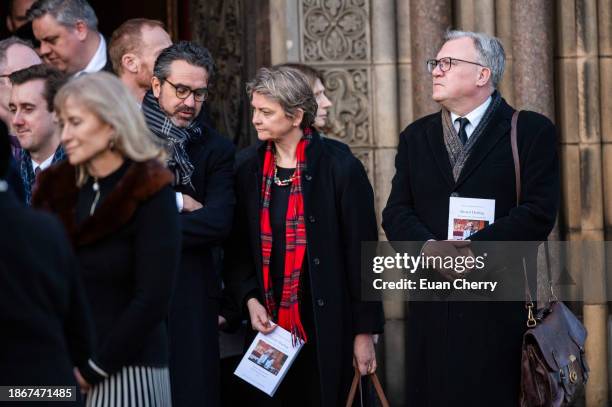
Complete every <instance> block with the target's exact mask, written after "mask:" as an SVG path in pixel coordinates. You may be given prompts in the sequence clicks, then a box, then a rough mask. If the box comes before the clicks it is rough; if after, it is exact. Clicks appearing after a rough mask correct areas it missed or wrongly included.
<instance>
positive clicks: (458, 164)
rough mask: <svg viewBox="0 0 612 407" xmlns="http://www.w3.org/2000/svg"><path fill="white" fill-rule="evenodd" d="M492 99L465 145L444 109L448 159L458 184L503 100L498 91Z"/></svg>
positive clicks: (443, 121)
mask: <svg viewBox="0 0 612 407" xmlns="http://www.w3.org/2000/svg"><path fill="white" fill-rule="evenodd" d="M491 98H492V100H491V103H490V104H489V107H488V108H487V110H486V112H485V114H484V116H482V119H481V120H480V123H478V126H477V127H476V128H475V129H474V132H473V133H472V135H471V136H470V137H469V138H468V141H467V143H465V145H464V144H462V143H461V140H459V135H458V134H457V130H455V126H453V121H452V120H451V115H450V112H449V111H448V110H446V109H445V108H442V131H443V132H444V145H445V146H446V151H447V152H448V158H449V160H450V164H451V168H452V169H453V178H454V179H455V182H457V180H458V179H459V175H460V174H461V170H463V166H464V165H465V162H466V161H467V159H468V158H469V156H470V153H471V152H472V148H473V147H474V144H476V142H477V141H478V139H479V138H480V136H481V135H482V133H483V131H484V129H486V128H487V126H488V125H489V122H490V121H491V118H492V117H493V114H494V113H495V111H496V110H497V108H498V107H499V104H500V103H501V100H502V98H501V96H500V94H499V92H498V91H495V92H493V94H492V95H491Z"/></svg>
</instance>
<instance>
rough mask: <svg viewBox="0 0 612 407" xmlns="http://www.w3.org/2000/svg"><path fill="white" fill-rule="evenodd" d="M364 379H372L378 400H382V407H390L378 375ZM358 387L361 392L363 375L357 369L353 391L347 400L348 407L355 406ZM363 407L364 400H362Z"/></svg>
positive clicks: (374, 374) (352, 385)
mask: <svg viewBox="0 0 612 407" xmlns="http://www.w3.org/2000/svg"><path fill="white" fill-rule="evenodd" d="M364 377H369V378H370V379H372V384H373V385H374V389H375V390H376V395H377V396H378V400H380V405H381V406H382V407H389V402H388V401H387V397H385V392H384V391H383V388H382V385H381V384H380V381H379V380H378V376H376V373H372V374H369V375H367V376H364ZM357 387H359V389H360V391H361V373H359V369H358V368H355V376H353V383H352V384H351V390H350V391H349V395H348V398H347V399H346V407H352V406H353V402H354V401H355V394H356V393H357ZM361 406H363V398H362V399H361Z"/></svg>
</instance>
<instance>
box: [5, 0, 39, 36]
mask: <svg viewBox="0 0 612 407" xmlns="http://www.w3.org/2000/svg"><path fill="white" fill-rule="evenodd" d="M33 3H34V0H13V4H12V7H11V10H9V15H8V16H6V26H7V28H8V29H9V31H10V32H15V31H17V29H18V28H19V27H21V26H22V25H24V24H25V23H27V22H28V19H27V18H26V12H27V11H28V9H29V8H30V7H31V6H32V4H33Z"/></svg>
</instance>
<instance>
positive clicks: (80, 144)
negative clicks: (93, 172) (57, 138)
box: [59, 96, 114, 165]
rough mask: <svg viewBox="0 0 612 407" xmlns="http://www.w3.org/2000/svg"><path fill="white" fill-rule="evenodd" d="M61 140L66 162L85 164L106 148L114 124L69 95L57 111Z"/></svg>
mask: <svg viewBox="0 0 612 407" xmlns="http://www.w3.org/2000/svg"><path fill="white" fill-rule="evenodd" d="M59 124H60V126H59V127H60V131H61V141H62V144H63V146H64V151H65V152H66V155H67V156H68V162H70V164H72V165H78V164H86V163H88V162H90V161H91V160H92V159H95V158H96V157H99V156H100V155H101V154H102V153H104V152H106V151H110V150H109V145H110V142H111V139H112V137H113V134H114V130H113V128H112V127H111V126H110V125H109V124H108V123H106V122H104V121H102V120H101V119H100V118H99V117H98V116H97V115H96V114H95V113H94V112H93V111H92V110H91V109H89V108H87V107H86V106H83V104H82V103H79V101H78V100H77V99H75V98H74V97H72V96H69V97H68V98H67V99H66V102H65V103H64V105H63V106H62V107H61V110H60V112H59Z"/></svg>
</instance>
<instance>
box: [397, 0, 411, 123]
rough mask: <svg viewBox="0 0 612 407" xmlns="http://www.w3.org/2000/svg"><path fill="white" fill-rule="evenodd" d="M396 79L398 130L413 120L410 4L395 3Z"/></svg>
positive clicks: (406, 2) (404, 2) (407, 2)
mask: <svg viewBox="0 0 612 407" xmlns="http://www.w3.org/2000/svg"><path fill="white" fill-rule="evenodd" d="M396 14H397V77H398V84H399V87H398V92H399V128H400V131H401V130H403V129H404V128H406V126H408V125H409V124H410V123H412V121H413V120H414V115H413V90H412V89H413V88H412V70H413V69H414V65H413V63H412V48H413V47H412V35H411V33H410V2H409V1H402V0H400V1H397V2H396Z"/></svg>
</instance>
